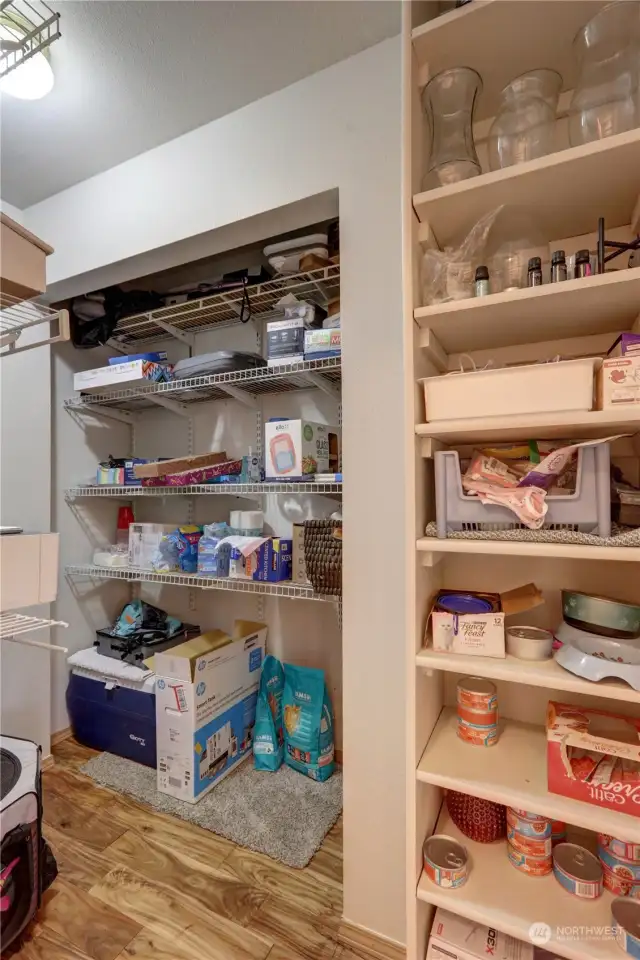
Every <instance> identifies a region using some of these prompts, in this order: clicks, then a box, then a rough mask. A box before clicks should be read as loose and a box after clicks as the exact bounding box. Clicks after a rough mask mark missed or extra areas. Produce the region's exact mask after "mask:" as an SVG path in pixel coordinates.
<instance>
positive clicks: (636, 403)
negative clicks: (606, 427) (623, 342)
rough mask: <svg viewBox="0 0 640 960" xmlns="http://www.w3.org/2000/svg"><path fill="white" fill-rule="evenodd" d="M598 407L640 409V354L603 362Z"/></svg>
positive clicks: (605, 408) (602, 408) (600, 371)
mask: <svg viewBox="0 0 640 960" xmlns="http://www.w3.org/2000/svg"><path fill="white" fill-rule="evenodd" d="M597 382H598V407H599V409H600V410H611V409H612V408H614V407H617V408H618V409H620V408H622V407H636V409H637V408H638V407H640V354H631V355H627V356H624V357H614V358H612V359H607V360H603V361H602V367H601V368H600V370H599V371H598V381H597Z"/></svg>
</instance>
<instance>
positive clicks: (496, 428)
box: [416, 405, 640, 444]
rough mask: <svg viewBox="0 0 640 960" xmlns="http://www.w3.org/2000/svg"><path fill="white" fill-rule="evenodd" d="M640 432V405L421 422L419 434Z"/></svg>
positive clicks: (574, 436) (447, 438) (541, 436)
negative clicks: (609, 408)
mask: <svg viewBox="0 0 640 960" xmlns="http://www.w3.org/2000/svg"><path fill="white" fill-rule="evenodd" d="M638 432H640V407H638V406H637V405H636V407H635V409H634V408H631V407H627V408H625V409H624V410H618V409H616V410H589V411H584V412H581V411H574V412H569V413H534V414H514V415H511V416H506V417H477V418H475V417H472V418H469V419H464V420H439V421H438V422H436V423H419V424H417V425H416V434H417V435H418V436H419V437H432V438H434V439H436V440H442V441H443V442H444V443H450V444H456V443H457V444H465V443H487V442H492V443H499V442H503V441H506V440H527V439H529V438H532V437H533V438H535V439H536V440H551V439H554V438H555V439H564V440H588V439H596V438H598V437H607V436H613V435H616V434H634V433H638Z"/></svg>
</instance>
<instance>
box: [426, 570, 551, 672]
mask: <svg viewBox="0 0 640 960" xmlns="http://www.w3.org/2000/svg"><path fill="white" fill-rule="evenodd" d="M495 600H496V601H497V604H498V610H497V611H496V612H494V613H473V614H471V613H467V614H461V615H455V614H453V613H443V612H441V611H439V610H434V609H433V608H432V610H431V614H430V616H429V620H428V621H427V634H426V636H425V646H429V636H428V630H429V623H430V624H431V635H432V638H433V649H434V650H440V651H442V652H445V653H466V654H468V655H469V656H475V657H504V656H506V642H505V633H504V622H505V618H506V617H509V616H513V615H514V614H516V613H524V612H525V611H526V610H531V609H533V607H537V606H539V605H540V604H542V603H544V600H543V598H542V594H541V593H540V591H539V590H538V588H537V587H536V585H535V584H533V583H528V584H526V585H525V586H523V587H517V588H516V589H515V590H509V591H507V592H506V593H502V594H496V595H495Z"/></svg>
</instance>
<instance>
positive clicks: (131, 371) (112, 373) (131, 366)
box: [73, 360, 173, 390]
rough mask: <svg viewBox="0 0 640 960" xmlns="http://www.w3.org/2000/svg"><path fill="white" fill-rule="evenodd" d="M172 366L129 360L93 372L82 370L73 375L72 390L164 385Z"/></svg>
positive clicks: (150, 361) (148, 361) (149, 361)
mask: <svg viewBox="0 0 640 960" xmlns="http://www.w3.org/2000/svg"><path fill="white" fill-rule="evenodd" d="M172 370H173V364H170V363H169V364H167V363H155V362H154V361H152V360H130V361H129V362H128V363H115V364H109V365H108V366H106V367H96V368H95V369H94V370H82V371H81V372H80V373H75V374H74V375H73V389H74V390H95V389H96V388H98V387H118V386H120V385H121V384H125V385H133V386H135V384H136V382H138V383H164V382H166V381H167V380H169V376H170V374H171V371H172Z"/></svg>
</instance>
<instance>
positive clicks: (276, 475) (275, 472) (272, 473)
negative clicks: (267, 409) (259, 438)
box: [264, 420, 340, 480]
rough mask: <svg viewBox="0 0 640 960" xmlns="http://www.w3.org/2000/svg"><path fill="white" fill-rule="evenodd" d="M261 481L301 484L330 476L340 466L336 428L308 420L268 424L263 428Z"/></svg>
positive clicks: (338, 435) (279, 421)
mask: <svg viewBox="0 0 640 960" xmlns="http://www.w3.org/2000/svg"><path fill="white" fill-rule="evenodd" d="M264 439H265V451H266V452H265V477H266V478H267V479H272V480H281V479H285V480H304V479H309V476H313V475H314V474H316V473H331V472H332V471H334V470H336V469H337V468H338V464H339V462H340V427H333V426H328V425H327V424H326V423H315V422H313V421H311V420H271V421H269V422H268V423H265V426H264Z"/></svg>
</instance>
